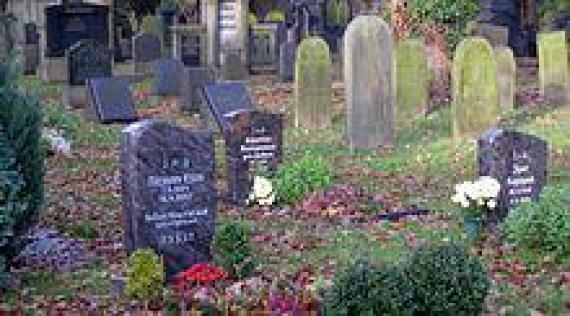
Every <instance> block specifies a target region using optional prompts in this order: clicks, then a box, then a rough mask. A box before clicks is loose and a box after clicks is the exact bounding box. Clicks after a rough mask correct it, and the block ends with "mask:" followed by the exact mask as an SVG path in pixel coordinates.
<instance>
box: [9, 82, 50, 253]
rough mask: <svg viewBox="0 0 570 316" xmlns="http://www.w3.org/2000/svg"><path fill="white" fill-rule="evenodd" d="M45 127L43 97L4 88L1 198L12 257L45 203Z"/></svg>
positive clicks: (11, 88)
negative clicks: (42, 112)
mask: <svg viewBox="0 0 570 316" xmlns="http://www.w3.org/2000/svg"><path fill="white" fill-rule="evenodd" d="M41 128H42V115H41V106H40V102H39V100H38V99H37V98H36V97H35V96H31V95H28V94H26V93H24V92H21V91H19V89H14V88H13V87H11V86H3V87H0V129H1V131H2V136H1V137H0V138H2V140H0V147H2V149H1V151H2V156H1V157H0V159H2V160H3V164H4V166H3V167H2V171H3V172H4V173H5V174H4V175H5V176H6V177H7V178H4V179H3V180H2V181H3V186H4V188H3V189H4V192H3V193H4V194H5V195H4V196H3V200H2V201H1V202H2V205H1V206H0V207H1V208H2V210H1V211H0V217H2V218H3V220H2V221H3V222H10V226H11V230H12V232H11V234H10V242H9V243H8V244H7V245H6V247H3V249H2V250H3V251H2V252H3V253H4V254H5V255H7V257H8V258H10V257H11V256H13V255H14V254H15V252H17V251H18V248H19V247H20V243H18V242H17V241H18V237H21V236H22V235H24V234H25V233H26V232H27V230H28V229H29V228H30V227H31V226H32V225H34V224H35V223H36V221H37V219H38V216H39V211H40V208H41V205H42V202H43V156H44V155H43V150H42V147H41V142H40V139H41ZM6 172H8V173H6ZM15 173H19V174H20V176H21V179H20V180H18V181H16V178H18V177H17V176H16V175H15ZM7 182H9V183H11V184H7ZM16 183H18V184H17V185H15V184H16ZM7 186H9V187H10V188H11V189H9V190H8V191H10V192H11V194H12V196H11V197H10V199H11V201H10V203H11V204H12V206H10V205H7V204H6V203H7V202H9V201H8V200H6V197H7V196H6V194H7V192H8V191H6V190H7ZM10 203H8V204H10ZM8 210H9V211H8ZM0 247H2V246H0Z"/></svg>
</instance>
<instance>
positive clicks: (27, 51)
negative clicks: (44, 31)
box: [23, 43, 40, 76]
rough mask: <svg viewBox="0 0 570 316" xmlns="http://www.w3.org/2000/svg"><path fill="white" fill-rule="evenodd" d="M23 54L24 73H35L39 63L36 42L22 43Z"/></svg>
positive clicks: (38, 46) (38, 47) (38, 51)
mask: <svg viewBox="0 0 570 316" xmlns="http://www.w3.org/2000/svg"><path fill="white" fill-rule="evenodd" d="M23 55H24V75H27V76H29V75H35V74H36V70H37V68H38V66H39V64H40V45H39V44H38V43H35V44H24V45H23Z"/></svg>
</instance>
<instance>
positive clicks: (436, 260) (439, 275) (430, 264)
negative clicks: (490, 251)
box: [406, 244, 489, 315]
mask: <svg viewBox="0 0 570 316" xmlns="http://www.w3.org/2000/svg"><path fill="white" fill-rule="evenodd" d="M406 274H407V276H408V279H409V280H410V282H411V283H412V286H413V289H414V296H413V297H414V302H415V313H416V314H420V315H478V314H480V313H481V312H482V309H483V304H484V301H485V297H486V296H487V291H488V289H489V278H488V275H487V271H486V269H485V267H484V265H483V263H482V262H481V261H480V260H479V259H478V258H474V257H471V256H470V255H469V253H468V252H467V250H466V249H465V248H464V247H463V246H459V245H456V244H448V245H436V246H426V247H423V248H420V249H418V250H416V251H415V252H414V253H413V254H412V257H411V258H410V261H409V262H408V264H407V268H406Z"/></svg>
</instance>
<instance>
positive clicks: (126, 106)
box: [87, 78, 137, 123]
mask: <svg viewBox="0 0 570 316" xmlns="http://www.w3.org/2000/svg"><path fill="white" fill-rule="evenodd" d="M87 86H88V88H89V93H90V96H91V98H90V100H91V108H92V109H93V112H94V114H96V116H97V119H98V120H99V122H101V123H114V122H132V121H135V120H136V119H137V113H136V111H135V104H134V102H133V99H132V95H131V91H130V90H129V86H128V84H127V82H125V81H124V80H121V79H119V78H92V79H88V80H87Z"/></svg>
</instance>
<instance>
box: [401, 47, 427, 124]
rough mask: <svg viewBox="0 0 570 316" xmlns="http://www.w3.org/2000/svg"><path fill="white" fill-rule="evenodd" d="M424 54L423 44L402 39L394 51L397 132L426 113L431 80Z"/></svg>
mask: <svg viewBox="0 0 570 316" xmlns="http://www.w3.org/2000/svg"><path fill="white" fill-rule="evenodd" d="M429 77H430V72H429V69H428V60H427V54H426V50H425V47H424V44H423V43H422V41H420V40H418V39H405V40H403V41H401V42H400V43H399V44H398V47H397V51H396V109H395V112H396V129H397V130H404V129H408V128H411V127H412V123H413V121H414V120H415V119H417V118H421V117H423V116H424V115H425V114H426V112H427V104H428V98H429V94H428V85H429V80H430V78H429Z"/></svg>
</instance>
